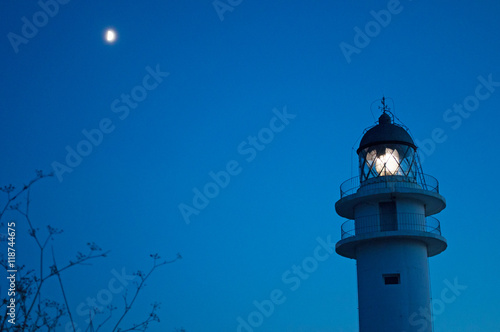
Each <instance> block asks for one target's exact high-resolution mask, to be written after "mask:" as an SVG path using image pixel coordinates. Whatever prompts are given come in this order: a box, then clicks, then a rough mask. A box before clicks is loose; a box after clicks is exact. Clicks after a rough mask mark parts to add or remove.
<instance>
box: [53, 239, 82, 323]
mask: <svg viewBox="0 0 500 332" xmlns="http://www.w3.org/2000/svg"><path fill="white" fill-rule="evenodd" d="M51 249H52V260H53V261H54V269H53V270H54V271H55V273H56V275H57V279H59V285H60V286H61V292H62V295H63V298H64V303H65V304H66V310H67V311H68V316H69V320H70V321H71V326H72V327H73V331H74V332H76V328H75V322H74V321H73V316H72V315H71V310H70V309H69V304H68V299H67V298H66V293H65V292H64V287H63V283H62V279H61V275H60V274H59V271H58V270H57V263H56V255H55V254H54V247H51Z"/></svg>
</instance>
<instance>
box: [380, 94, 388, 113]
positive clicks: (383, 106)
mask: <svg viewBox="0 0 500 332" xmlns="http://www.w3.org/2000/svg"><path fill="white" fill-rule="evenodd" d="M379 108H380V109H381V110H382V112H384V113H385V112H386V111H388V110H389V106H387V104H386V103H385V96H382V107H379Z"/></svg>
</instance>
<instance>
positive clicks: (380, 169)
mask: <svg viewBox="0 0 500 332" xmlns="http://www.w3.org/2000/svg"><path fill="white" fill-rule="evenodd" d="M415 163H416V160H415V150H414V149H413V148H412V147H411V146H408V145H404V144H379V145H374V146H370V147H367V148H365V149H363V150H362V151H360V153H359V168H360V176H361V181H364V180H367V179H370V178H376V177H380V176H394V175H399V176H404V177H408V178H410V179H415V178H416V165H415Z"/></svg>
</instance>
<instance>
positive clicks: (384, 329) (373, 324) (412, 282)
mask: <svg viewBox="0 0 500 332" xmlns="http://www.w3.org/2000/svg"><path fill="white" fill-rule="evenodd" d="M356 259H357V275H358V302H359V330H360V331H370V332H389V331H390V332H392V331H394V332H396V331H397V332H400V331H407V332H411V331H417V328H418V331H419V332H424V331H425V332H430V331H431V325H432V324H430V322H429V324H428V327H429V328H428V329H426V330H422V329H421V326H412V325H411V323H410V320H409V317H411V315H412V313H417V314H418V313H419V312H420V308H429V306H430V291H429V289H430V285H429V268H428V262H427V246H426V245H425V243H424V242H420V241H418V240H407V239H404V240H403V239H379V240H377V241H370V242H366V243H365V244H363V245H360V246H358V247H357V252H356ZM396 275H399V284H388V285H387V284H385V279H384V276H393V277H395V276H396Z"/></svg>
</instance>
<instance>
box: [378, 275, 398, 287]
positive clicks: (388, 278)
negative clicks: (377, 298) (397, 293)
mask: <svg viewBox="0 0 500 332" xmlns="http://www.w3.org/2000/svg"><path fill="white" fill-rule="evenodd" d="M382 277H384V283H385V284H386V285H399V284H400V283H401V279H400V277H399V273H392V274H383V275H382Z"/></svg>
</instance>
